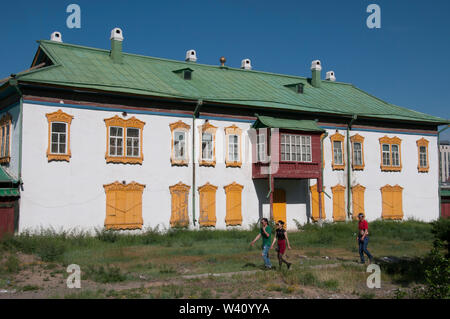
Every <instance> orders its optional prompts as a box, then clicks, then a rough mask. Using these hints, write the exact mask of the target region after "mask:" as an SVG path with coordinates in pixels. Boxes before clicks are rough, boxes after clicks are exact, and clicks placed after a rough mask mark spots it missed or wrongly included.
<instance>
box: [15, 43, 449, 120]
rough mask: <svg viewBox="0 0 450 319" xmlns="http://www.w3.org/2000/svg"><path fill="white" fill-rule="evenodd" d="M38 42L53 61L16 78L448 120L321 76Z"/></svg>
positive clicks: (262, 104) (282, 106)
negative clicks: (187, 75)
mask: <svg viewBox="0 0 450 319" xmlns="http://www.w3.org/2000/svg"><path fill="white" fill-rule="evenodd" d="M39 43H40V49H41V50H42V51H43V52H44V53H45V54H46V55H47V56H48V57H49V58H50V59H51V60H52V61H53V63H54V65H52V66H48V67H44V68H41V69H37V70H33V71H30V72H27V73H24V74H18V75H17V79H18V80H19V82H20V81H27V82H38V83H47V84H55V85H63V86H69V87H78V88H89V89H95V90H102V91H110V92H120V93H131V94H139V95H147V96H156V97H167V98H184V99H192V100H197V99H202V100H203V101H205V102H218V103H226V104H236V105H247V106H255V107H256V106H257V107H270V108H278V109H283V110H294V111H295V110H296V111H306V112H312V113H332V114H338V115H348V116H351V115H354V114H356V115H358V116H359V117H369V118H382V119H390V120H403V121H405V120H406V121H420V122H427V123H432V124H443V123H449V122H448V121H447V120H445V119H442V118H438V117H435V116H431V115H427V114H424V113H420V112H416V111H413V110H408V109H406V108H402V107H399V106H395V105H392V104H389V103H387V102H384V101H382V100H380V99H378V98H376V97H374V96H372V95H370V94H368V93H366V92H364V91H362V90H360V89H358V88H356V87H355V86H353V85H351V84H347V83H340V82H330V81H322V85H321V87H320V88H314V87H313V86H312V85H310V83H309V82H308V79H307V78H304V77H298V76H290V75H281V74H273V73H267V72H260V71H253V70H241V69H236V68H229V67H220V66H211V65H202V64H197V63H192V62H182V61H174V60H166V59H160V58H153V57H145V56H140V55H134V54H128V53H124V54H123V63H121V64H115V63H113V61H112V59H111V57H110V51H109V50H101V49H94V48H88V47H82V46H77V45H71V44H65V43H59V42H53V41H39ZM187 67H189V68H190V69H191V70H193V73H192V79H191V80H184V79H182V78H181V77H180V76H178V75H177V74H176V73H174V71H177V70H180V69H182V68H187ZM296 83H303V84H304V93H303V94H299V93H296V92H294V91H293V90H292V89H290V88H288V87H286V85H290V84H296Z"/></svg>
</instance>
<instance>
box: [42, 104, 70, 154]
mask: <svg viewBox="0 0 450 319" xmlns="http://www.w3.org/2000/svg"><path fill="white" fill-rule="evenodd" d="M45 116H46V117H47V121H48V147H47V160H48V161H49V162H50V161H66V162H70V158H71V157H72V152H71V148H70V139H71V138H70V131H71V129H70V126H71V124H72V120H73V116H72V115H69V114H67V113H64V112H63V111H62V110H58V111H56V112H53V113H47V114H46V115H45ZM55 122H59V123H65V124H66V125H67V131H66V153H65V154H54V153H52V152H51V147H52V140H51V139H52V123H55Z"/></svg>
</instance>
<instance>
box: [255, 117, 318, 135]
mask: <svg viewBox="0 0 450 319" xmlns="http://www.w3.org/2000/svg"><path fill="white" fill-rule="evenodd" d="M257 117H258V119H257V120H256V122H255V123H254V124H253V127H254V128H262V127H271V128H284V129H290V130H298V131H306V132H325V130H324V129H322V128H320V127H319V126H318V125H317V123H316V122H315V121H311V120H292V119H280V118H275V117H269V116H261V115H258V116H257Z"/></svg>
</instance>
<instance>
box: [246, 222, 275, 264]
mask: <svg viewBox="0 0 450 319" xmlns="http://www.w3.org/2000/svg"><path fill="white" fill-rule="evenodd" d="M271 237H272V229H271V228H270V226H269V221H268V220H267V218H263V219H261V229H260V233H259V234H258V235H257V236H256V237H255V239H254V240H253V241H252V242H251V243H250V245H252V246H253V245H255V243H256V241H257V240H258V239H260V238H262V257H263V260H264V266H265V267H266V269H271V268H272V264H271V263H270V259H269V250H270V245H271V240H270V239H271Z"/></svg>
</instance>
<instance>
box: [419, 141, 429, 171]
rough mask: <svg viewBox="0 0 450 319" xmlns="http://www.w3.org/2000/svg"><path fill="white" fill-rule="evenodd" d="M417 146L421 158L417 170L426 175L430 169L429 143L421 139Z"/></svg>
mask: <svg viewBox="0 0 450 319" xmlns="http://www.w3.org/2000/svg"><path fill="white" fill-rule="evenodd" d="M416 144H417V148H418V149H417V150H418V153H419V154H418V156H419V162H418V165H417V169H418V170H419V172H421V173H426V172H428V170H429V169H430V165H429V161H428V144H429V142H428V141H427V140H426V139H424V138H421V139H420V140H418V141H417V142H416Z"/></svg>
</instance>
